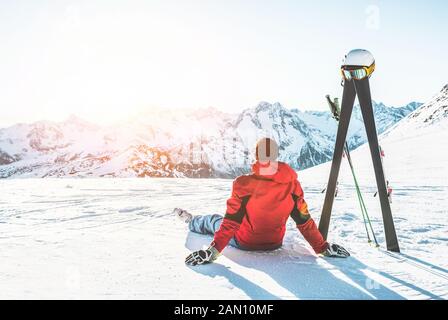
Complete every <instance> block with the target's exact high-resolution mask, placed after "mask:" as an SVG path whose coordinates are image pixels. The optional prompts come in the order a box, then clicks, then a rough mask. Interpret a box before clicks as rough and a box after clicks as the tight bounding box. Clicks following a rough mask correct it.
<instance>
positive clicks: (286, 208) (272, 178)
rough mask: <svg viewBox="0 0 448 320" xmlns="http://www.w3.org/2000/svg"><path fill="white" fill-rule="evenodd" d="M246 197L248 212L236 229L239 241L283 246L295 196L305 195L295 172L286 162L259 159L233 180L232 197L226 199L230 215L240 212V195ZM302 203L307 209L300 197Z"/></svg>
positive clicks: (244, 244)
mask: <svg viewBox="0 0 448 320" xmlns="http://www.w3.org/2000/svg"><path fill="white" fill-rule="evenodd" d="M263 171H264V173H263ZM266 173H267V174H266ZM271 173H273V174H271ZM244 197H248V200H247V203H246V204H245V206H246V213H245V216H244V217H243V220H242V221H241V226H240V227H239V229H238V231H236V233H235V239H236V240H237V242H238V243H239V244H240V245H241V247H242V248H247V249H256V250H272V249H275V248H278V247H280V246H281V245H282V241H283V237H284V235H285V230H286V227H285V226H286V222H287V220H288V218H289V216H290V214H291V212H292V210H293V207H294V203H295V202H296V201H295V199H302V198H303V192H302V188H301V187H300V184H299V183H298V181H297V174H296V172H295V171H294V170H293V169H292V168H291V167H290V166H289V165H287V164H286V163H283V162H269V163H267V164H266V165H264V166H263V165H262V164H260V162H256V163H255V164H254V165H253V167H252V174H250V175H244V176H240V177H238V178H237V179H236V180H235V181H234V184H233V194H232V197H231V198H230V199H229V200H228V201H227V214H228V215H230V214H235V213H236V212H238V209H239V208H240V199H243V198H244ZM299 205H301V206H302V211H303V210H304V209H306V207H305V206H306V204H305V203H304V201H299ZM235 209H236V210H235Z"/></svg>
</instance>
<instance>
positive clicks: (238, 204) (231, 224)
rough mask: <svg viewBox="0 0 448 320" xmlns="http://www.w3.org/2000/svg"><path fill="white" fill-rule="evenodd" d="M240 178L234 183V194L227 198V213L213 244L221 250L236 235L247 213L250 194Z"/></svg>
mask: <svg viewBox="0 0 448 320" xmlns="http://www.w3.org/2000/svg"><path fill="white" fill-rule="evenodd" d="M239 180H240V179H237V180H235V181H234V183H233V188H232V195H231V196H230V198H229V199H228V200H227V210H226V215H225V216H224V219H223V221H222V224H221V227H220V228H219V230H218V231H216V233H215V237H214V239H213V242H212V244H211V245H212V246H214V247H215V248H216V249H217V250H218V251H219V252H221V251H222V250H223V249H224V248H225V247H226V246H227V245H228V243H229V241H230V239H232V238H233V236H234V235H235V232H236V231H238V230H239V228H240V225H241V223H242V222H243V219H244V216H245V215H246V204H247V201H249V194H247V192H245V191H244V188H243V186H242V185H241V184H240V181H239Z"/></svg>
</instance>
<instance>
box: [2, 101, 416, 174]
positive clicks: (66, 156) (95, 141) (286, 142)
mask: <svg viewBox="0 0 448 320" xmlns="http://www.w3.org/2000/svg"><path fill="white" fill-rule="evenodd" d="M418 106H419V104H418V103H411V104H409V105H407V106H405V107H401V108H392V107H386V106H384V105H383V104H381V103H379V104H377V103H375V104H374V109H375V114H376V115H377V125H378V128H379V131H380V132H383V131H384V130H386V129H387V128H389V127H390V126H391V125H393V124H394V123H396V122H397V121H399V120H400V119H402V118H403V117H404V116H405V115H406V114H408V113H409V112H411V111H412V110H414V109H416V108H417V107H418ZM335 129H336V123H335V122H334V120H333V119H332V118H331V117H330V114H329V113H328V112H301V111H299V110H297V109H294V110H289V109H287V108H284V107H283V106H282V105H280V104H279V103H274V104H269V103H266V102H262V103H260V104H259V105H258V106H257V107H255V108H251V109H246V110H244V111H243V112H242V113H241V114H239V115H232V114H226V113H223V112H220V111H218V110H215V109H213V108H208V109H199V110H175V109H169V110H166V109H154V108H153V109H151V110H149V111H147V112H145V113H142V114H139V115H138V116H136V117H133V118H131V119H129V120H126V121H123V122H121V123H118V124H117V125H115V126H111V127H100V126H97V125H95V124H91V123H88V122H86V121H83V120H81V119H79V118H77V117H75V116H72V117H70V118H69V119H67V120H66V121H63V122H49V121H40V122H36V123H32V124H17V125H15V126H12V127H9V128H4V129H0V177H3V178H5V177H66V176H82V177H88V176H93V177H103V176H110V177H134V176H138V177H143V176H151V177H234V176H236V175H239V174H241V173H244V172H247V171H248V170H249V167H250V163H251V162H252V161H253V153H254V152H253V151H254V150H253V147H254V145H255V142H256V141H257V140H258V139H259V138H260V137H262V136H266V135H268V136H273V137H274V138H276V139H277V141H280V142H281V144H280V150H281V159H282V160H284V161H287V162H288V163H290V164H291V165H292V166H293V167H294V168H296V169H297V170H300V169H304V168H308V167H311V166H314V165H316V164H320V163H323V162H325V161H327V160H329V159H330V158H331V155H332V148H333V144H334V139H335ZM364 142H365V133H364V128H363V126H362V120H361V115H360V112H359V110H358V108H356V109H355V112H354V115H353V121H352V124H351V127H350V132H349V143H350V145H351V147H352V148H356V147H357V146H359V145H361V144H362V143H364Z"/></svg>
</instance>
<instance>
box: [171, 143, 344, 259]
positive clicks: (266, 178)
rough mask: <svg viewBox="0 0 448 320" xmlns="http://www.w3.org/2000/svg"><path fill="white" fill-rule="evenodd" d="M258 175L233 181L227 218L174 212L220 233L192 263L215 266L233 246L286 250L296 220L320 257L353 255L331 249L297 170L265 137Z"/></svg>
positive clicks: (195, 227)
mask: <svg viewBox="0 0 448 320" xmlns="http://www.w3.org/2000/svg"><path fill="white" fill-rule="evenodd" d="M255 155H256V160H257V161H256V162H255V163H254V165H253V166H252V174H249V175H244V176H240V177H238V178H237V179H235V181H234V182H233V188H232V195H231V196H230V198H229V199H228V200H227V210H226V214H225V216H224V217H222V216H221V215H218V214H214V215H208V216H194V217H193V216H192V215H191V214H189V213H188V212H186V211H185V210H182V209H178V208H176V209H175V210H174V211H175V212H176V214H177V215H178V216H179V218H181V219H182V220H183V221H185V222H187V223H188V224H189V227H190V230H191V231H193V232H197V233H202V234H212V235H214V239H213V242H212V243H211V244H210V247H209V248H208V249H207V250H199V251H196V252H193V253H192V254H190V255H189V256H188V257H187V258H186V260H185V262H186V263H187V264H190V265H196V264H202V263H206V262H212V261H213V260H215V259H216V258H217V257H218V256H219V254H220V253H221V251H222V250H223V249H224V248H225V247H226V246H227V245H228V244H229V243H230V245H232V246H234V247H237V248H239V249H243V250H274V249H276V248H279V247H281V245H282V242H283V237H284V235H285V230H286V222H287V220H288V217H291V218H292V219H293V220H294V222H295V223H296V225H297V228H298V229H299V230H300V232H301V233H302V235H303V237H304V238H305V239H306V240H307V241H308V243H310V245H311V246H312V248H313V249H314V251H315V252H316V253H319V254H323V255H326V256H339V257H347V256H349V253H348V252H347V251H346V250H345V249H344V248H342V247H341V246H338V245H336V244H331V245H329V244H328V243H327V242H326V241H325V240H324V239H323V237H322V235H321V234H320V232H319V230H318V229H317V226H316V224H315V222H314V220H313V219H312V218H311V216H310V214H309V212H308V206H307V204H306V202H305V200H304V196H303V190H302V187H301V186H300V183H299V181H298V180H297V174H296V172H295V171H294V170H293V169H292V168H291V167H290V166H289V165H287V164H286V163H283V162H279V161H277V158H278V146H277V143H276V142H275V141H274V140H272V139H270V138H264V139H261V140H260V141H259V142H258V143H257V147H256V152H255Z"/></svg>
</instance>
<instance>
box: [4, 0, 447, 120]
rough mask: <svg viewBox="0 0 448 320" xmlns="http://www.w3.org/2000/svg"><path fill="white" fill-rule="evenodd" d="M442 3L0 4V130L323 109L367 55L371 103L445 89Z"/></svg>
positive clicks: (409, 98)
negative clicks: (351, 54) (170, 114)
mask: <svg viewBox="0 0 448 320" xmlns="http://www.w3.org/2000/svg"><path fill="white" fill-rule="evenodd" d="M447 3H448V2H446V1H406V2H403V1H391V0H389V1H374V0H372V1H298V0H297V1H282V0H279V1H273V0H272V1H260V0H259V1H247V0H246V1H243V0H240V1H233V0H230V1H229V0H227V1H186V0H185V1H180V0H179V1H168V0H165V1H1V2H0V106H1V110H2V117H1V119H0V125H1V126H4V125H9V124H13V123H15V122H19V121H34V120H39V119H55V120H58V119H63V118H65V117H67V116H68V115H69V114H77V115H79V116H81V117H84V118H87V119H90V120H92V121H97V122H113V121H116V120H119V119H122V118H123V117H125V116H127V115H130V114H133V113H135V112H139V111H141V110H143V109H147V108H152V107H179V108H194V107H208V106H214V107H217V108H220V109H222V110H225V111H231V112H238V111H240V110H242V109H244V108H247V107H251V106H254V105H256V104H257V103H258V102H259V101H269V102H276V101H278V102H280V103H282V104H284V105H286V106H287V107H290V108H293V107H294V108H301V109H320V110H325V109H326V104H325V100H324V96H325V94H327V93H330V94H333V95H340V94H341V87H340V85H339V84H340V73H339V66H340V62H341V59H342V58H343V56H344V54H345V53H346V52H348V51H349V50H350V49H353V48H365V49H368V50H370V51H371V52H372V53H373V54H374V56H375V58H376V62H377V69H376V71H375V73H374V75H373V77H372V78H371V86H372V95H373V98H374V99H375V100H377V101H383V102H384V103H386V104H388V105H395V106H400V105H403V104H406V103H408V102H410V101H413V100H417V101H423V102H424V101H425V100H427V99H428V98H430V97H431V96H432V95H433V94H435V93H436V92H437V91H438V90H440V89H441V87H442V86H443V85H445V84H447V83H448V76H447V73H448V63H447V61H446V56H447V52H448V42H447V41H446V32H447V30H448V4H447Z"/></svg>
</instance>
